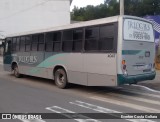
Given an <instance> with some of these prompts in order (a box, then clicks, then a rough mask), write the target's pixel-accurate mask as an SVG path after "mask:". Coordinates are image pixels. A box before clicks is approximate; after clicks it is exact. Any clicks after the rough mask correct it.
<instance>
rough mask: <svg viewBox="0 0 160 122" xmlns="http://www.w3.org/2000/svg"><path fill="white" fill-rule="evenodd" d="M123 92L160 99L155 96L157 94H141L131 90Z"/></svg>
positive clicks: (158, 96) (159, 96)
mask: <svg viewBox="0 0 160 122" xmlns="http://www.w3.org/2000/svg"><path fill="white" fill-rule="evenodd" d="M122 91H125V92H129V93H134V94H138V95H144V96H149V97H155V98H160V95H155V94H151V93H140V92H137V91H134V90H130V89H129V90H128V89H123V90H122Z"/></svg>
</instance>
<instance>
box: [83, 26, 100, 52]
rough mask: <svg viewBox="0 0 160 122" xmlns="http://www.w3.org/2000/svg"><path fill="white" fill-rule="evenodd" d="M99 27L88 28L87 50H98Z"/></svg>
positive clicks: (86, 36) (86, 32) (86, 35)
mask: <svg viewBox="0 0 160 122" xmlns="http://www.w3.org/2000/svg"><path fill="white" fill-rule="evenodd" d="M98 39H99V27H87V28H86V29H85V50H86V51H94V50H98Z"/></svg>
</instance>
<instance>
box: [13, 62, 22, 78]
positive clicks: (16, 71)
mask: <svg viewBox="0 0 160 122" xmlns="http://www.w3.org/2000/svg"><path fill="white" fill-rule="evenodd" d="M13 74H14V76H15V77H16V78H20V77H21V74H20V73H19V69H18V66H17V65H14V67H13Z"/></svg>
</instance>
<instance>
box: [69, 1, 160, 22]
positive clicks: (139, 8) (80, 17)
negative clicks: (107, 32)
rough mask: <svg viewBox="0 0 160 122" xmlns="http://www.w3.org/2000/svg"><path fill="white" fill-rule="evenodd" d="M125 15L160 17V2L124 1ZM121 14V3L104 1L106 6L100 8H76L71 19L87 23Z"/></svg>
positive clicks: (90, 6) (99, 6)
mask: <svg viewBox="0 0 160 122" xmlns="http://www.w3.org/2000/svg"><path fill="white" fill-rule="evenodd" d="M124 2H125V15H133V16H145V15H160V0H124ZM118 14H119V2H117V0H104V4H101V5H98V6H92V5H88V6H87V7H83V8H78V7H76V6H75V7H74V9H73V11H72V12H71V18H72V20H75V21H87V20H93V19H99V18H104V17H109V16H114V15H118Z"/></svg>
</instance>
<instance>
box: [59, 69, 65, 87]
mask: <svg viewBox="0 0 160 122" xmlns="http://www.w3.org/2000/svg"><path fill="white" fill-rule="evenodd" d="M57 83H58V84H59V85H63V84H64V83H65V76H64V74H62V73H60V72H58V73H57Z"/></svg>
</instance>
